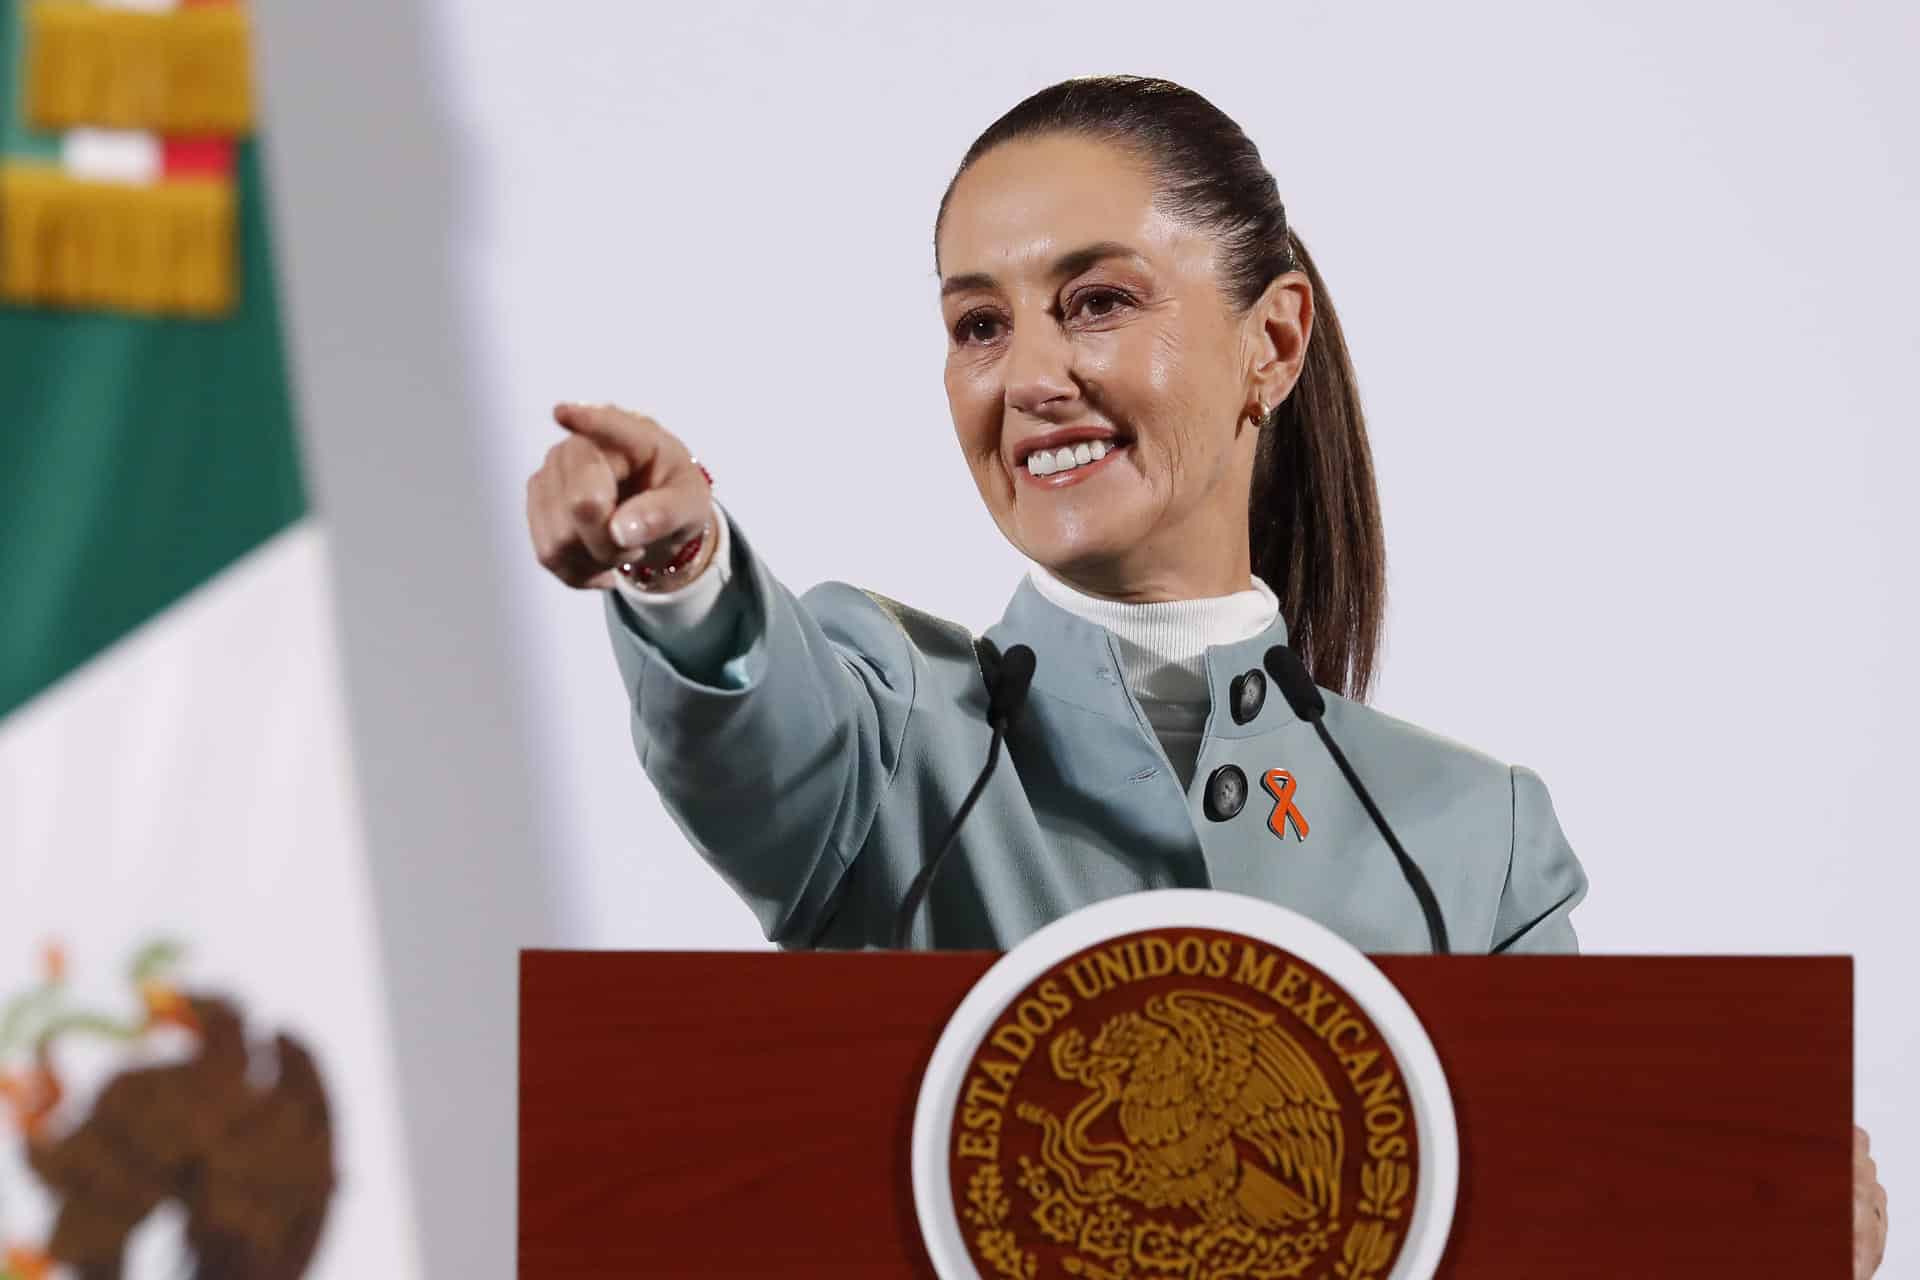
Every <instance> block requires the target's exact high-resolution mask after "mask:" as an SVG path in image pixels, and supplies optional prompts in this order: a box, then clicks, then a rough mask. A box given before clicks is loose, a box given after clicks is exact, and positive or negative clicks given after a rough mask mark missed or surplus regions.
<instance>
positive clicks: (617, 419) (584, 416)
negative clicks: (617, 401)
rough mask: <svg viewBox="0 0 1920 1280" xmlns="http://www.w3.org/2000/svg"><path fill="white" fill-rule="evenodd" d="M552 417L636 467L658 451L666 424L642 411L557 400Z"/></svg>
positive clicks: (649, 459) (637, 468)
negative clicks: (560, 402)
mask: <svg viewBox="0 0 1920 1280" xmlns="http://www.w3.org/2000/svg"><path fill="white" fill-rule="evenodd" d="M553 420H554V421H555V422H557V423H559V424H560V425H561V426H563V427H565V428H566V429H567V430H568V431H571V432H572V433H573V434H575V435H577V436H585V437H586V438H587V439H589V440H591V441H593V442H594V443H595V444H597V445H599V446H601V447H602V448H605V449H611V450H612V451H614V452H615V453H617V454H619V455H620V456H621V457H623V458H625V459H626V460H627V461H629V462H631V463H632V464H633V468H634V470H636V471H637V470H639V469H640V468H641V467H644V466H646V465H647V464H648V463H650V462H652V461H653V459H654V455H656V454H657V453H659V452H660V439H661V437H662V436H663V435H665V434H666V428H664V427H662V426H661V425H660V424H659V423H657V422H655V421H654V420H653V419H652V418H649V417H647V416H645V415H644V414H638V413H629V412H627V411H626V410H625V409H622V408H619V407H618V406H616V405H610V404H557V405H555V406H554V407H553Z"/></svg>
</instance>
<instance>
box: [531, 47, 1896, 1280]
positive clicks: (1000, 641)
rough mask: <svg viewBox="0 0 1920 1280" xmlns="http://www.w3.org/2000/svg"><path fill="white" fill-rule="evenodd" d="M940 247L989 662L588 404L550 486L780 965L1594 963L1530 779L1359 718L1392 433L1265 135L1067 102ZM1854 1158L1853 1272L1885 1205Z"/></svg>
mask: <svg viewBox="0 0 1920 1280" xmlns="http://www.w3.org/2000/svg"><path fill="white" fill-rule="evenodd" d="M934 251H935V259H936V264H937V267H938V269H939V273H940V298H939V302H940V314H941V322H942V324H943V326H944V327H945V329H946V332H947V362H946V391H947V401H948V405H949V407H950V409H951V412H952V416H953V425H954V430H955V433H956V435H957V437H958V440H959V444H960V449H961V454H962V456H963V457H964V459H965V461H966V464H967V466H968V468H969V470H970V471H971V473H972V476H973V479H974V483H975V485H976V486H977V488H978V489H979V492H980V496H981V499H982V501H983V502H984V503H985V504H986V507H987V510H988V511H989V512H990V513H991V514H992V516H993V519H994V522H995V524H996V525H997V526H998V527H999V529H1000V532H1001V533H1002V535H1004V536H1005V537H1006V539H1007V540H1008V541H1009V542H1010V543H1012V544H1013V546H1015V547H1016V548H1018V549H1019V550H1020V551H1021V552H1022V553H1023V554H1024V555H1025V556H1027V557H1028V559H1030V560H1031V561H1032V562H1033V568H1032V570H1031V571H1030V573H1029V574H1028V576H1027V577H1026V579H1025V580H1024V581H1022V582H1021V583H1020V585H1019V587H1018V588H1017V590H1016V591H1015V592H1014V595H1013V598H1012V600H1011V602H1010V603H1009V604H1008V606H1007V610H1006V614H1005V616H1004V617H1003V618H1002V619H1001V621H1000V622H999V623H998V624H996V625H995V626H993V627H990V628H989V629H988V630H987V632H986V633H985V636H984V637H982V638H979V639H976V638H975V637H973V636H972V635H970V634H969V633H968V631H967V630H966V629H965V628H963V627H960V626H957V625H955V624H953V623H949V622H945V621H942V620H940V619H938V618H935V617H932V616H929V615H927V614H925V613H921V612H919V611H917V610H914V609H912V608H909V607H908V606H906V605H903V604H900V603H897V602H895V601H892V600H888V599H885V598H883V597H880V596H877V595H874V594H871V593H868V592H864V591H860V590H857V589H855V588H853V587H850V586H846V585H844V584H839V583H828V584H825V585H823V586H819V587H816V588H814V589H813V590H811V591H809V592H807V593H806V594H805V595H804V596H800V597H796V596H794V595H793V594H792V593H790V592H789V591H788V590H787V589H786V588H785V587H784V586H783V585H782V584H781V583H780V582H779V581H778V580H777V579H776V578H775V577H774V575H773V573H772V572H771V570H770V569H769V567H768V565H767V562H766V561H765V560H764V559H763V558H762V557H761V556H760V555H759V554H758V553H757V552H756V551H755V550H754V549H753V547H752V546H751V545H750V544H749V542H748V540H747V537H746V535H745V533H744V530H743V529H742V527H741V525H740V524H739V523H738V522H737V521H736V519H735V517H734V515H733V514H732V513H729V512H724V511H722V510H721V509H720V508H719V507H718V506H717V505H716V504H715V503H714V501H713V498H712V494H711V492H710V483H711V482H710V479H709V478H708V476H707V474H706V472H705V470H704V469H703V468H701V467H700V466H699V464H698V463H697V462H695V461H694V459H693V456H692V454H691V453H690V452H689V450H688V448H687V446H686V445H684V444H683V443H681V441H680V440H679V439H677V438H676V437H675V436H674V435H672V434H671V433H669V432H668V431H667V430H666V429H665V428H663V427H662V426H661V425H660V424H659V423H657V422H655V421H653V420H652V419H650V418H646V417H643V416H640V415H638V414H634V413H629V412H626V411H624V410H621V409H617V408H614V407H612V406H598V407H589V406H582V405H572V404H567V405H561V406H559V407H558V408H557V409H556V410H555V417H556V419H557V420H558V422H559V423H560V425H561V426H562V427H564V428H565V429H566V431H567V435H566V437H565V438H564V439H563V440H562V441H561V442H560V443H559V444H557V445H556V446H555V447H554V448H553V450H552V451H551V452H550V453H549V454H548V456H547V459H546V461H545V462H544V464H543V465H542V466H541V467H540V469H539V470H538V471H537V472H536V473H535V475H534V476H533V478H532V479H531V481H530V482H529V485H528V519H529V523H530V526H531V530H532V535H533V542H534V546H535V548H536V551H537V553H538V555H539V558H540V560H541V562H542V563H543V564H544V565H546V566H547V567H548V568H549V569H550V570H551V571H552V572H553V573H555V574H556V575H557V576H558V577H560V578H561V579H562V580H563V581H565V582H567V583H568V584H569V585H572V586H576V587H586V588H600V589H605V590H606V597H605V598H606V618H607V623H608V626H609V629H610V632H611V635H612V638H613V644H614V648H615V652H616V655H617V658H618V661H619V664H620V668H621V672H622V674H623V676H624V678H625V683H626V688H627V691H628V694H629V697H630V700H631V704H632V729H633V737H634V743H635V745H636V747H637V748H638V750H639V754H640V760H641V763H642V765H643V767H644V768H645V770H646V773H647V775H648V776H649V777H650V778H651V779H652V780H653V782H654V785H655V786H656V787H657V788H658V789H659V791H660V795H661V797H662V799H663V800H664V802H665V804H666V806H667V807H668V808H669V809H670V810H671V812H672V813H673V814H674V816H675V818H676V819H677V820H678V822H679V824H680V826H681V828H682V829H683V830H684V831H685V832H686V833H687V835H688V837H689V839H690V840H691V841H692V842H693V843H694V845H695V846H696V847H697V848H698V849H699V850H700V851H701V852H702V854H703V855H704V856H705V857H706V858H707V859H708V860H709V861H710V862H711V863H712V865H713V866H714V867H715V869H716V870H717V871H718V872H719V873H720V874H721V875H722V876H723V877H725V878H726V880H727V881H728V882H729V883H730V884H731V885H732V886H733V887H734V889H735V890H736V891H737V892H739V893H740V894H741V896H742V897H743V898H745V900H746V901H747V902H748V904H749V905H750V906H751V907H752V908H753V910H754V912H755V913H756V915H757V916H758V918H759V920H760V923H761V925H762V927H763V928H764V930H765V931H766V935H767V937H768V938H769V939H772V940H773V941H775V942H777V943H779V944H780V945H782V946H793V947H808V946H834V947H862V946H877V945H886V944H887V943H888V941H889V940H890V939H892V940H893V941H894V942H895V943H896V944H905V943H907V942H911V943H912V944H914V945H917V946H922V947H968V948H1005V947H1008V946H1011V945H1012V944H1014V943H1016V942H1018V941H1019V940H1021V939H1022V938H1024V937H1026V936H1027V935H1028V934H1030V933H1032V932H1033V931H1035V930H1036V929H1038V928H1040V927H1041V926H1042V925H1045V924H1047V923H1049V922H1050V921H1052V920H1054V919H1056V918H1058V917H1060V916H1062V915H1065V914H1066V913H1068V912H1070V911H1073V910H1074V909H1075V908H1077V907H1080V906H1084V905H1086V904H1088V903H1092V902H1095V901H1099V900H1101V899H1106V898H1112V897H1116V896H1118V895H1121V894H1125V893H1130V892H1135V891H1139V890H1145V889H1154V888H1172V887H1195V888H1215V889H1224V890H1231V891H1234V892H1238V893H1242V894H1246V895H1250V896H1254V897H1258V898H1264V899H1267V900H1270V901H1274V902H1278V903H1280V904H1282V905H1284V906H1287V907H1290V908H1292V909H1294V910H1296V911H1299V912H1301V913H1303V914H1305V915H1308V916H1310V917H1313V918H1314V919H1316V920H1318V921H1320V922H1321V923H1323V924H1325V925H1327V926H1328V927H1329V928H1331V929H1333V930H1334V931H1336V932H1338V933H1340V934H1341V935H1343V936H1344V937H1345V938H1347V939H1348V940H1349V941H1350V942H1352V943H1354V944H1355V945H1356V946H1358V947H1359V948H1361V949H1362V950H1364V951H1369V952H1376V953H1378V952H1395V951H1414V950H1425V949H1427V948H1428V947H1429V946H1430V945H1431V946H1433V947H1435V948H1436V949H1439V948H1442V947H1444V946H1445V945H1447V943H1448V941H1449V940H1450V941H1451V945H1452V946H1453V948H1454V949H1458V950H1471V951H1480V952H1505V951H1515V952H1571V951H1573V950H1575V949H1576V941H1575V936H1574V930H1573V926H1572V923H1571V920H1570V915H1571V913H1572V911H1573V909H1574V907H1575V906H1576V905H1577V904H1578V903H1579V902H1580V901H1581V899H1582V898H1583V897H1584V895H1585V893H1586V890H1587V879H1586V875H1585V873H1584V872H1583V871H1582V869H1581V866H1580V863H1579V861H1578V860H1577V859H1576V858H1575V857H1574V854H1573V851H1572V850H1571V848H1570V847H1569V846H1568V843H1567V840H1566V838H1565V836H1564V835H1563V834H1562V832H1561V829H1560V826H1559V823H1558V821H1557V820H1556V819H1555V816H1554V811H1553V806H1552V803H1551V802H1550V800H1549V798H1548V795H1547V791H1546V788H1545V787H1544V786H1543V784H1542V783H1541V781H1540V779H1539V777H1538V776H1537V775H1535V774H1534V773H1532V772H1531V771H1529V770H1527V769H1525V768H1522V767H1519V766H1510V765H1507V764H1502V763H1500V762H1498V761H1495V760H1493V759H1491V758H1489V757H1487V756H1486V755H1483V754H1481V753H1480V752H1478V751H1475V750H1473V749H1471V748H1469V747H1466V746H1463V745H1461V744H1459V743H1456V742H1453V741H1450V740H1448V739H1446V738H1444V737H1441V736H1439V735H1437V734H1434V733H1431V732H1428V731H1426V730H1424V729H1420V728H1417V727H1415V726H1413V725H1410V724H1407V723H1405V722H1402V721H1399V720H1396V719H1394V718H1392V717H1390V716H1387V715H1384V714H1381V713H1380V712H1378V711H1375V710H1373V709H1371V708H1370V707H1368V706H1366V705H1365V703H1364V698H1365V696H1366V693H1367V690H1368V686H1369V684H1370V682H1371V680H1372V676H1373V672H1374V665H1375V658H1376V654H1377V650H1378V647H1379V639H1380V624H1381V617H1382V613H1383V606H1384V596H1385V553H1384V548H1383V545H1382V538H1381V522H1380V513H1379V505H1378V497H1377V494H1376V491H1375V485H1374V477H1373V467H1372V461H1371V455H1370V451H1369V447H1368V442H1367V434H1366V427H1365V424H1364V419H1363V417H1362V415H1361V410H1360V403H1359V398H1358V396H1357V394H1356V392H1355V389H1354V379H1353V372H1352V369H1351V366H1350V364H1349V361H1348V356H1347V350H1346V345H1345V342H1344V341H1343V339H1342V337H1341V334H1340V328H1339V324H1338V321H1337V320H1336V319H1335V316H1334V311H1333V307H1332V304H1331V302H1330V301H1329V299H1328V296H1327V290H1326V287H1325V285H1324V283H1323V282H1322V281H1321V279H1320V276H1319V274H1318V273H1317V272H1316V270H1315V269H1314V265H1313V262H1312V260H1311V259H1310V258H1309V257H1308V256H1307V253H1306V250H1305V248H1304V247H1303V246H1302V245H1301V243H1300V240H1299V237H1298V236H1296V235H1295V234H1294V233H1293V231H1292V230H1291V228H1290V227H1289V226H1288V224H1287V217H1286V212H1285V209H1284V207H1283V206H1282V204H1281V200H1280V195H1279V191H1278V188H1277V186H1276V184H1275V182H1274V179H1273V176H1272V174H1271V173H1269V172H1268V170H1267V168H1266V166H1265V165H1264V164H1263V163H1262V161H1261V159H1260V155H1259V151H1258V149H1257V148H1256V147H1255V146H1254V144H1253V142H1252V141H1251V140H1250V139H1248V137H1247V136H1246V134H1245V133H1244V132H1243V131H1242V130H1241V129H1240V128H1239V126H1237V125H1236V124H1235V123H1234V122H1233V121H1232V120H1230V119H1228V118H1227V117H1226V116H1225V115H1223V114H1222V113H1221V112H1220V111H1219V110H1218V109H1216V108H1215V107H1214V106H1213V105H1212V104H1211V103H1209V102H1207V101H1206V100H1205V99H1204V98H1202V97H1201V96H1200V95H1198V94H1196V93H1194V92H1192V91H1191V90H1188V89H1184V88H1181V87H1180V86H1178V85H1174V84H1170V83H1168V82H1166V81H1164V80H1151V79H1143V78H1138V77H1129V76H1108V77H1098V78H1092V79H1082V80H1072V81H1067V82H1065V83H1062V84H1058V85H1054V86H1052V87H1051V88H1048V89H1044V90H1042V91H1041V92H1039V93H1037V94H1035V95H1033V96H1032V97H1031V98H1029V99H1027V100H1026V101H1024V102H1022V103H1020V104H1019V105H1018V106H1016V107H1014V108H1013V110H1011V111H1009V112H1008V113H1007V114H1006V115H1005V116H1003V117H1001V119H1000V120H998V121H997V122H995V123H994V124H993V125H992V126H991V127H990V128H989V129H988V130H987V131H986V132H985V133H984V134H982V135H981V136H980V138H979V139H978V141H976V142H975V143H974V145H973V146H972V147H971V148H970V149H969V150H968V152H967V154H966V156H965V158H964V159H963V160H962V162H961V164H960V166H959V170H958V172H957V173H956V175H955V177H954V179H953V181H952V183H951V184H950V186H949V187H948V189H947V192H946V195H945V197H944V198H943V199H942V201H941V203H940V208H939V213H938V215H937V217H936V220H935V232H934ZM1016 647H1017V648H1018V649H1024V650H1030V651H1031V653H1030V656H1031V657H1032V658H1033V660H1034V664H1033V666H1032V667H1031V668H1026V667H1024V665H1023V664H1024V659H1025V657H1026V656H1029V655H1027V654H1024V653H1023V654H1021V660H1020V661H1019V662H1016V661H1015V658H1014V654H1015V653H1016ZM1003 653H1005V654H1007V657H1006V658H1005V660H1004V661H1003V659H1002V657H1001V655H1002V654H1003ZM1016 668H1019V669H1021V670H1022V672H1023V674H1024V673H1025V672H1030V673H1031V681H1032V684H1031V694H1030V695H1029V696H1028V697H1027V700H1026V704H1025V706H1024V708H1020V707H1019V702H1018V699H1017V698H1015V699H1014V700H1013V701H1012V702H1009V701H1008V695H1009V690H1010V687H1012V686H1013V685H1016V684H1017V683H1018V682H1017V681H1015V680H1010V679H1003V675H1004V673H1006V672H1011V671H1013V670H1015V669H1016ZM1268 673H1272V674H1273V675H1274V677H1275V679H1276V680H1277V681H1278V683H1279V684H1280V688H1279V690H1278V691H1277V696H1268ZM1010 706H1011V707H1013V708H1015V709H1016V710H1015V711H1013V712H1010V711H1009V707H1010ZM1321 707H1324V710H1323V711H1320V710H1317V708H1321ZM1303 716H1305V717H1306V719H1305V720H1303V719H1302V717H1303ZM1316 720H1317V721H1318V722H1319V723H1318V724H1314V723H1310V721H1316ZM990 721H991V722H992V723H991V727H990V724H989V722H990ZM1320 729H1325V730H1327V731H1330V734H1331V737H1332V738H1333V739H1334V740H1336V741H1337V742H1338V743H1339V744H1341V745H1342V746H1343V747H1344V748H1345V753H1346V757H1347V760H1348V761H1350V769H1349V766H1348V764H1347V763H1346V762H1342V761H1337V760H1336V759H1334V758H1332V757H1331V753H1329V752H1328V751H1327V750H1326V749H1324V748H1323V744H1322V742H1321V741H1320V740H1319V739H1318V738H1317V737H1316V731H1317V730H1320ZM1320 736H1321V737H1325V736H1327V735H1326V734H1321V735H1320ZM1003 740H1004V744H1005V748H1006V753H1007V756H1008V758H1009V762H1010V767H1008V768H1005V769H1000V770H998V771H997V772H995V771H994V770H993V769H992V768H991V767H989V769H988V771H987V772H986V773H984V774H980V773H978V771H979V770H980V768H981V764H982V762H983V761H985V760H989V759H993V758H996V757H993V756H992V755H991V752H992V751H993V750H995V749H997V748H998V747H999V746H1000V745H1001V743H1002V741H1003ZM976 775H978V776H977V780H976ZM1343 775H1344V776H1343ZM1356 779H1358V780H1356ZM1362 782H1363V783H1364V787H1365V790H1366V792H1370V793H1371V796H1372V797H1373V798H1374V801H1376V802H1377V804H1370V803H1369V801H1368V800H1367V799H1366V797H1365V795H1364V794H1363V793H1362V791H1361V786H1362ZM956 813H959V814H961V815H962V816H963V817H964V819H965V820H964V822H963V823H961V824H960V825H958V826H957V827H956V828H954V830H955V831H956V832H957V834H956V835H955V837H954V840H953V842H952V843H951V844H948V845H942V844H941V842H940V837H941V834H942V833H944V832H948V831H949V828H950V824H952V823H954V822H955V821H956V819H955V815H956ZM1392 833H1397V835H1398V837H1399V839H1398V841H1396V840H1395V838H1394V835H1393V834H1392ZM935 846H939V848H938V850H936V847H935ZM941 853H946V854H948V855H949V856H947V857H946V858H945V860H944V861H942V860H941V858H940V854H941ZM936 871H937V872H938V874H937V875H936V874H935V873H936ZM922 894H925V906H926V912H925V914H924V915H923V916H918V915H915V914H913V913H912V912H911V911H899V909H900V907H901V904H902V902H903V900H905V901H907V902H909V903H910V904H911V905H913V906H918V905H919V904H920V902H921V895H922ZM897 911H899V924H900V932H899V933H898V934H896V933H895V931H894V929H893V928H892V927H891V926H893V925H894V924H895V919H896V912H897ZM908 924H912V926H913V927H912V929H911V931H908V930H907V928H906V926H907V925H908ZM1861 1136H1862V1138H1863V1139H1864V1135H1861ZM1858 1161H1859V1163H1857V1165H1856V1178H1857V1182H1856V1196H1855V1207H1856V1215H1857V1227H1856V1274H1857V1275H1862V1276H1864V1275H1867V1274H1869V1273H1870V1272H1871V1271H1872V1270H1873V1268H1874V1266H1875V1265H1876V1264H1877V1262H1878V1259H1879V1256H1880V1251H1881V1250H1882V1249H1883V1248H1884V1243H1885V1238H1886V1228H1885V1192H1884V1191H1883V1190H1882V1189H1881V1188H1880V1187H1879V1185H1878V1182H1877V1178H1876V1176H1875V1172H1874V1169H1873V1167H1872V1164H1871V1161H1870V1160H1868V1159H1867V1157H1866V1153H1865V1147H1864V1143H1863V1144H1862V1146H1861V1148H1860V1150H1859V1152H1858Z"/></svg>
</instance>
